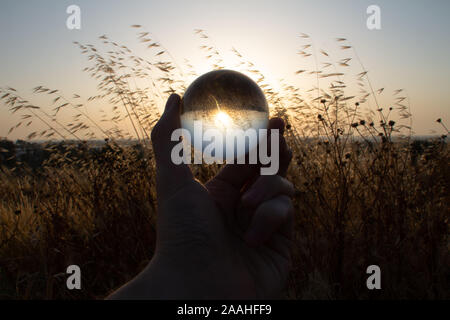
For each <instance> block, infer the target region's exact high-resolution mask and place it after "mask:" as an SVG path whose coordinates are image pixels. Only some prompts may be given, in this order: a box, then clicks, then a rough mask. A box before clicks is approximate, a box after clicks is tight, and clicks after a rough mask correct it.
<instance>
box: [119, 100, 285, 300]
mask: <svg viewBox="0 0 450 320" xmlns="http://www.w3.org/2000/svg"><path fill="white" fill-rule="evenodd" d="M179 127H180V97H179V96H178V95H172V96H171V97H170V98H169V100H168V101H167V104H166V108H165V111H164V113H163V115H162V116H161V119H160V120H159V121H158V123H157V124H156V125H155V128H154V129H153V131H152V142H153V149H154V153H155V160H156V168H157V173H156V180H157V200H158V221H157V243H156V252H155V255H154V257H153V259H152V261H151V262H150V264H149V265H148V266H147V268H146V269H145V270H144V271H143V272H141V274H140V275H138V277H136V278H135V279H134V280H133V281H131V282H130V283H128V284H127V285H125V286H124V287H123V288H121V289H120V290H118V291H117V292H116V293H114V294H113V295H112V296H111V298H117V299H126V298H155V299H165V298H168V299H176V298H184V299H195V298H200V299H204V298H207V299H255V298H278V297H281V294H282V290H283V288H284V286H285V283H286V280H287V276H288V272H289V266H290V247H291V232H292V220H293V208H292V204H291V200H290V198H289V196H291V195H292V193H293V186H292V184H291V183H290V182H289V181H288V180H286V179H285V178H284V176H285V174H286V171H287V168H288V166H289V163H290V160H291V157H292V155H291V152H290V150H289V148H288V147H287V145H286V142H285V140H284V137H283V136H282V133H283V131H284V123H283V121H282V120H281V119H271V120H270V122H269V129H279V130H280V133H281V134H280V139H279V143H280V147H279V152H280V167H279V172H278V175H273V176H259V168H260V166H259V165H257V164H254V165H251V164H228V165H225V166H224V167H223V169H222V170H221V171H220V172H219V173H218V174H217V176H216V177H214V178H213V179H211V180H210V181H209V182H207V183H206V184H205V185H202V184H201V183H200V182H198V181H196V180H195V179H194V177H193V175H192V172H191V171H190V169H189V167H188V166H187V165H185V164H181V165H175V164H173V162H172V161H171V150H172V148H173V147H174V145H175V144H177V143H178V142H176V141H171V139H170V137H171V134H172V132H173V131H174V130H175V129H177V128H179Z"/></svg>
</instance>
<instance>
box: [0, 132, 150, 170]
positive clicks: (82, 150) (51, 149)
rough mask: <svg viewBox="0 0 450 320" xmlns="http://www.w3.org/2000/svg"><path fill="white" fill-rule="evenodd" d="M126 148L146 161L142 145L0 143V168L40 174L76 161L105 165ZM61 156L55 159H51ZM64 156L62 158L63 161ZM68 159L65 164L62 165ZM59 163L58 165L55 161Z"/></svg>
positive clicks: (106, 141)
mask: <svg viewBox="0 0 450 320" xmlns="http://www.w3.org/2000/svg"><path fill="white" fill-rule="evenodd" d="M124 148H126V149H127V151H128V152H129V151H131V152H133V153H134V156H135V157H137V158H138V159H139V158H140V159H142V158H143V157H144V148H143V146H142V145H141V144H139V142H137V141H136V142H135V143H131V144H128V145H118V144H117V143H116V142H110V141H109V140H108V139H105V141H97V140H96V141H89V142H87V141H81V142H75V141H70V142H67V141H58V142H27V141H24V140H17V141H15V142H14V141H11V140H7V139H1V140H0V168H1V167H6V168H9V169H12V168H16V169H19V168H24V167H26V168H28V169H32V170H37V169H39V168H41V167H42V166H43V165H44V164H46V165H50V166H54V167H60V166H61V165H62V164H63V163H65V162H66V161H67V162H71V163H73V162H74V161H77V160H87V159H92V160H97V161H99V162H101V161H104V159H105V158H106V155H107V154H108V161H111V157H110V154H111V153H114V154H117V155H120V154H121V153H122V152H123V150H124ZM55 154H57V155H59V156H58V157H52V155H55ZM61 156H62V157H61ZM61 159H65V160H66V161H64V160H63V161H61ZM54 160H57V161H54Z"/></svg>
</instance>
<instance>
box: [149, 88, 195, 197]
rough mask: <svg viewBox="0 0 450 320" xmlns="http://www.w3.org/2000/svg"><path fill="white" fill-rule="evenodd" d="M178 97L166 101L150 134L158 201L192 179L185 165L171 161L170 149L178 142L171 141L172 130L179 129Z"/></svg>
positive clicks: (174, 96) (174, 95)
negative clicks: (162, 111) (154, 161)
mask: <svg viewBox="0 0 450 320" xmlns="http://www.w3.org/2000/svg"><path fill="white" fill-rule="evenodd" d="M180 101H181V99H180V96H178V95H177V94H172V95H171V96H170V97H169V99H168V100H167V103H166V107H165V109H164V113H163V114H162V116H161V118H160V119H159V121H158V122H157V123H156V125H155V127H154V128H153V130H152V133H151V139H152V144H153V150H154V153H155V160H156V184H157V193H158V201H160V200H162V199H163V198H164V197H165V196H166V195H167V194H170V192H173V191H174V190H176V189H177V188H179V186H181V185H183V184H184V183H186V182H187V181H190V180H192V179H193V177H192V172H191V171H190V169H189V167H188V166H187V165H186V164H183V163H182V164H179V165H176V164H174V163H173V161H172V159H171V153H172V149H173V147H174V146H175V145H177V144H178V143H180V142H179V141H171V136H172V133H173V132H174V130H176V129H178V128H180V108H181V105H180Z"/></svg>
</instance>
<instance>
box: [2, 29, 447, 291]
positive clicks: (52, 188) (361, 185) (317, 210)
mask: <svg viewBox="0 0 450 320" xmlns="http://www.w3.org/2000/svg"><path fill="white" fill-rule="evenodd" d="M133 27H134V28H136V29H137V30H138V38H139V40H140V41H141V42H142V43H143V44H144V45H145V46H147V47H148V49H149V50H150V53H151V54H150V55H149V56H152V57H153V58H152V60H151V61H150V60H147V59H143V58H140V57H137V56H135V55H134V54H133V53H132V51H131V50H130V49H128V48H127V47H126V46H121V45H119V44H117V43H115V42H113V41H112V40H110V39H109V38H108V37H106V36H101V37H100V39H101V41H102V42H103V48H104V51H101V50H100V49H98V48H97V47H95V46H93V45H83V44H79V43H76V45H77V46H78V47H79V49H80V50H81V52H82V54H85V55H86V56H87V58H88V61H89V64H90V65H89V66H88V67H86V68H85V71H86V72H88V73H89V74H90V75H91V76H92V77H93V78H95V79H97V80H98V95H96V96H92V97H88V98H87V99H85V101H84V102H83V100H82V98H81V96H80V95H78V94H74V95H73V97H72V98H71V99H67V98H65V96H64V95H63V94H62V93H61V92H60V91H59V90H55V89H50V88H46V87H44V86H38V87H36V88H34V93H35V94H36V95H46V96H48V97H49V98H51V99H52V102H51V103H49V105H50V107H48V106H47V107H41V106H37V105H35V104H33V103H32V102H30V101H27V100H26V99H24V98H22V97H21V96H20V94H19V92H18V91H16V90H15V89H13V88H9V87H7V88H3V89H1V90H0V99H1V100H2V102H3V104H4V105H5V107H7V108H9V109H10V111H11V112H13V113H18V114H20V116H21V118H22V121H21V122H20V123H18V124H15V125H14V126H13V127H12V128H11V130H10V132H11V131H13V130H16V129H17V128H18V127H20V126H29V125H30V124H31V123H32V122H40V123H41V125H44V126H45V129H44V130H43V131H39V132H32V133H30V135H29V136H28V139H30V140H31V139H41V140H46V141H45V142H40V143H31V142H25V141H17V142H16V143H13V142H11V141H8V140H2V141H1V142H0V167H1V169H0V177H1V179H0V298H2V299H54V298H63V299H77V298H103V297H105V295H107V294H108V293H109V292H111V290H113V289H115V288H117V287H118V286H119V285H121V284H123V283H124V282H126V281H127V280H129V279H131V278H132V277H133V276H134V275H136V274H137V273H138V272H139V271H140V270H141V269H142V268H143V267H144V266H145V265H146V264H147V263H148V261H149V260H150V259H151V257H152V253H153V249H154V244H155V219H156V215H157V208H156V203H155V199H156V195H155V180H154V174H153V172H154V161H153V158H152V150H151V143H150V141H149V134H150V131H151V128H152V126H153V125H154V123H155V122H156V121H157V119H158V118H159V115H160V114H159V108H158V106H160V105H161V104H162V103H164V101H165V99H166V98H167V96H168V95H169V93H171V92H178V93H182V92H184V90H185V88H186V83H185V82H186V79H187V78H189V77H195V76H196V74H195V72H194V71H193V67H192V66H191V65H190V64H189V62H188V61H186V62H185V64H184V65H183V68H181V67H180V66H179V65H177V63H176V62H175V60H174V59H173V57H172V56H171V55H170V53H169V52H168V51H167V50H166V49H165V48H164V47H163V46H162V45H161V44H160V43H159V42H157V41H155V40H154V38H153V36H152V35H151V34H150V33H148V32H146V31H144V30H143V28H142V27H141V26H137V25H136V26H133ZM195 32H196V33H197V34H198V35H199V36H200V39H202V41H203V42H204V43H202V46H201V49H202V50H203V51H204V52H205V53H206V59H207V61H208V62H210V63H211V68H212V69H218V68H223V67H224V61H223V59H222V57H221V55H220V53H219V52H218V50H217V49H216V48H215V47H214V45H213V44H212V41H211V39H210V38H209V37H208V36H207V35H206V33H205V32H204V31H203V30H196V31H195ZM300 37H301V39H302V41H304V43H305V44H304V45H303V46H302V50H301V51H300V52H299V54H300V55H301V56H302V57H303V58H304V59H313V60H314V63H313V65H315V70H312V71H306V70H298V71H297V72H296V73H297V74H298V75H299V76H311V77H313V78H314V80H315V82H316V85H315V87H314V88H312V89H311V90H307V91H305V90H301V89H300V88H298V87H296V86H294V85H286V84H285V83H283V82H282V85H281V89H280V90H275V89H274V88H273V87H272V86H271V85H270V84H269V83H268V82H267V81H266V79H265V78H264V76H263V75H262V74H261V73H260V72H259V71H258V70H257V68H256V67H255V66H254V65H253V64H252V63H251V62H249V61H247V60H245V59H244V58H243V57H242V55H241V54H240V53H239V52H238V51H237V50H235V49H233V52H234V53H235V55H236V57H237V58H238V59H239V61H240V62H239V65H238V66H237V67H236V69H238V70H240V71H242V72H245V73H247V74H249V75H251V76H253V78H254V79H256V81H257V82H258V84H259V85H260V87H261V88H262V89H263V90H264V92H265V95H266V97H267V99H268V102H269V104H270V106H271V112H272V114H273V115H276V116H280V117H282V118H284V119H285V121H286V123H287V130H286V133H285V135H286V138H287V141H288V144H289V145H290V147H291V148H292V150H293V153H294V157H293V161H292V164H291V166H290V169H289V172H288V178H289V179H290V180H291V181H292V182H293V183H294V185H295V187H296V190H297V191H296V194H295V196H294V204H295V209H296V214H295V219H296V221H295V239H294V244H293V257H294V260H293V268H292V272H291V275H290V280H289V284H288V288H287V290H286V297H287V298H289V299H317V298H323V299H349V298H372V299H378V298H384V299H386V298H425V299H436V298H441V299H443V298H444V299H448V298H449V292H450V283H449V282H448V279H449V276H450V271H449V270H450V269H449V268H448V266H449V265H450V255H449V252H450V251H449V239H448V230H449V219H448V218H449V210H448V203H450V201H449V200H450V199H449V198H450V196H449V195H450V192H449V178H450V172H449V166H448V164H449V159H450V154H449V149H448V146H447V143H446V136H447V134H448V130H447V128H446V127H445V125H444V123H443V121H442V120H441V119H438V122H439V123H440V124H441V125H442V128H443V135H442V136H441V137H435V138H433V139H429V140H426V141H420V140H417V139H414V137H413V136H412V131H411V114H410V111H409V107H408V104H405V103H406V102H407V101H408V98H407V95H406V96H401V93H402V92H404V91H403V90H401V89H399V90H396V91H394V95H393V97H392V98H393V103H392V106H391V107H389V105H388V106H387V107H386V106H381V105H380V103H379V101H380V99H381V98H380V97H381V95H382V94H383V91H384V89H383V88H382V89H378V90H374V89H373V87H372V84H371V82H370V80H369V77H368V72H367V70H365V69H364V66H363V64H362V62H361V60H360V59H359V58H358V56H357V54H356V51H353V54H352V55H351V56H352V57H349V58H344V59H341V60H338V61H333V60H332V58H331V57H330V54H329V53H327V52H325V51H323V50H320V51H318V52H319V53H317V52H316V48H315V47H314V45H313V42H312V40H311V39H310V38H309V36H308V35H306V34H301V36H300ZM337 41H338V44H339V46H340V49H341V50H342V51H344V52H350V51H351V50H353V47H352V46H351V45H350V44H349V43H348V41H347V40H346V39H343V38H341V39H337ZM321 59H326V60H325V62H324V63H323V64H322V65H321V67H320V68H319V63H318V62H319V60H321ZM352 59H354V60H356V61H357V64H358V66H359V67H360V68H361V70H360V73H358V75H357V76H356V84H357V87H358V88H359V89H360V91H359V92H358V93H357V94H356V95H355V96H348V95H346V94H345V93H346V92H347V91H349V90H351V88H350V87H347V86H346V84H345V82H344V81H343V79H344V76H345V72H344V71H341V70H346V68H350V61H351V60H352ZM330 68H332V69H334V70H333V72H328V71H327V70H328V69H330ZM186 70H189V71H188V72H186ZM99 101H106V102H107V103H108V104H109V105H110V106H111V108H112V109H111V111H110V112H108V113H106V112H103V113H102V117H101V119H100V120H97V118H96V117H93V116H91V115H90V114H91V113H88V112H87V106H89V107H90V108H91V106H92V104H95V103H97V102H99ZM51 105H53V107H52V106H51ZM49 108H52V110H51V111H50V110H49ZM61 110H64V111H65V112H72V113H73V120H72V121H71V122H70V123H66V122H64V121H63V120H61V117H60V116H59V112H60V111H61ZM124 123H127V124H128V125H130V128H131V131H130V132H127V131H125V130H124V129H122V128H123V127H124V125H123V124H124ZM100 137H101V138H102V139H104V142H103V140H101V141H102V143H100V142H98V141H97V142H94V141H93V140H92V139H95V138H100ZM50 139H53V140H50ZM219 168H220V166H218V165H209V166H208V165H194V166H192V170H193V171H194V173H195V175H196V177H197V178H198V179H199V180H201V181H207V180H208V179H209V178H211V177H212V176H213V175H214V174H215V173H216V172H217V170H218V169H219ZM71 264H77V265H79V266H80V267H81V270H82V276H83V280H82V286H83V288H82V290H72V291H71V290H67V289H66V286H65V281H66V278H67V275H66V273H65V271H66V268H67V266H69V265H71ZM372 264H376V265H379V266H380V268H381V270H382V290H374V291H369V290H367V287H366V279H367V276H368V275H367V274H366V268H367V267H368V266H369V265H372Z"/></svg>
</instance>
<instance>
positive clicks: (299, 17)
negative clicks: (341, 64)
mask: <svg viewBox="0 0 450 320" xmlns="http://www.w3.org/2000/svg"><path fill="white" fill-rule="evenodd" d="M73 4H74V5H78V6H79V7H80V9H81V29H80V30H69V29H68V28H67V27H66V20H67V18H68V16H69V14H67V13H66V9H67V7H68V6H70V5H73ZM370 5H377V6H379V7H380V9H381V29H380V30H369V29H368V28H367V26H366V21H367V18H368V14H367V13H366V9H367V7H368V6H370ZM449 14H450V1H448V0H433V1H425V0H417V1H414V0H409V1H407V0H370V1H366V0H353V1H349V0H341V1H334V0H329V1H325V0H315V1H301V0H294V1H287V0H277V1H268V0H258V1H253V0H251V1H248V0H239V1H236V0H227V1H214V0H209V1H200V0H189V1H187V0H186V1H181V0H178V1H176V0H164V1H152V0H150V1H149V0H147V1H141V0H128V1H117V0H95V1H92V0H91V1H88V0H71V1H63V0H58V1H56V0H53V1H51V0H41V1H31V0H28V1H26V0H1V1H0V43H1V49H0V87H3V86H11V87H14V88H16V89H18V90H20V92H21V93H22V94H23V96H24V97H26V98H30V97H32V95H31V89H32V88H33V87H35V86H37V85H45V86H47V87H50V88H58V89H60V90H61V91H62V92H65V93H67V95H70V94H72V93H75V92H76V93H80V94H82V95H83V96H88V95H91V94H95V92H96V88H95V85H96V82H94V81H93V80H92V79H90V78H89V76H88V75H87V74H86V73H83V72H82V71H81V70H82V69H83V68H84V67H85V66H86V58H85V57H84V56H81V55H80V52H79V50H78V48H76V47H75V46H74V45H73V43H72V42H73V41H79V42H81V43H93V44H96V43H98V41H99V40H98V37H99V36H100V35H103V34H106V35H108V36H109V37H110V38H112V39H114V40H115V41H117V42H120V43H124V44H126V45H127V46H129V47H130V48H132V49H133V50H135V51H136V52H137V54H138V55H140V56H143V57H145V55H146V54H148V53H147V51H145V49H144V48H143V46H142V45H141V44H140V43H139V42H138V41H137V40H136V30H133V29H132V28H130V25H132V24H141V25H143V26H144V27H145V29H146V30H148V31H150V32H151V33H152V34H153V35H155V36H156V37H157V39H158V41H159V42H161V43H162V44H164V46H165V47H166V48H167V49H168V50H169V51H170V52H171V54H172V55H173V56H174V58H175V60H177V61H178V62H180V63H181V62H183V60H184V58H187V59H189V60H191V61H192V62H193V64H194V66H195V68H196V70H197V71H198V72H199V74H201V73H203V72H207V71H209V70H208V65H207V64H205V63H204V60H202V59H204V58H203V57H204V54H203V53H202V52H201V51H200V50H199V45H200V42H199V39H198V36H196V35H195V34H194V32H193V30H194V29H196V28H201V29H204V30H206V32H207V33H208V35H210V36H211V37H212V39H213V40H214V44H215V45H216V46H217V47H218V48H219V49H220V50H223V51H228V50H229V49H231V48H232V47H235V48H236V49H238V50H239V51H240V52H241V53H242V54H243V55H244V56H245V57H247V58H248V59H249V60H251V61H252V62H253V63H255V65H257V66H258V68H259V69H260V70H261V71H262V72H263V73H264V74H265V76H266V77H267V78H268V79H269V80H270V81H273V83H274V86H275V87H277V84H276V82H277V81H278V79H280V78H283V79H287V80H288V81H293V82H295V81H298V82H297V84H298V86H299V87H300V88H305V90H306V89H307V88H308V89H309V87H310V85H313V84H311V83H307V82H305V81H306V80H305V81H303V82H302V80H298V79H297V78H296V76H295V71H296V70H299V69H304V68H305V66H306V67H309V64H310V62H305V61H302V58H301V57H300V56H299V55H298V54H296V52H298V51H299V50H301V46H302V45H303V44H305V42H304V39H301V38H300V37H299V35H300V33H306V34H308V35H310V36H311V38H312V39H313V41H314V45H315V47H316V48H317V49H319V48H322V49H324V50H325V51H327V52H331V53H333V54H334V53H336V56H338V55H341V53H340V52H339V46H338V44H337V43H336V41H335V39H336V38H337V37H345V38H347V39H349V41H350V42H351V45H352V46H353V47H355V48H356V50H357V53H358V56H359V57H360V58H361V61H362V62H363V64H364V66H365V68H366V69H367V70H369V75H370V80H371V82H372V84H373V86H374V89H378V88H385V92H393V91H394V90H395V89H399V88H404V89H405V92H406V93H407V95H408V98H409V101H410V107H411V111H412V114H413V129H414V131H415V132H416V134H430V133H431V130H435V132H436V133H443V132H442V129H441V128H440V127H439V126H438V124H437V123H436V119H437V118H442V119H443V120H444V121H447V122H448V121H449V120H450V119H449V109H450V96H449V94H448V89H449V84H450V60H449V57H450V41H449V37H448V32H449V30H450V19H449V17H448V15H449ZM302 41H303V42H302ZM355 63H356V62H355ZM355 74H356V73H355V72H354V74H353V76H355ZM161 107H162V106H161ZM50 109H51V108H50ZM50 109H49V110H50ZM62 120H65V119H62ZM17 121H18V117H17V116H14V115H11V114H10V112H9V111H8V110H7V108H6V107H5V106H4V105H0V137H6V136H7V137H8V138H9V139H17V138H23V137H25V136H26V135H27V134H28V133H29V130H30V128H24V129H19V130H17V131H14V132H13V133H12V134H10V135H8V130H9V128H10V127H11V126H12V125H14V124H15V123H17ZM33 125H34V124H33ZM36 126H39V125H37V124H36ZM37 129H39V127H37Z"/></svg>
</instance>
